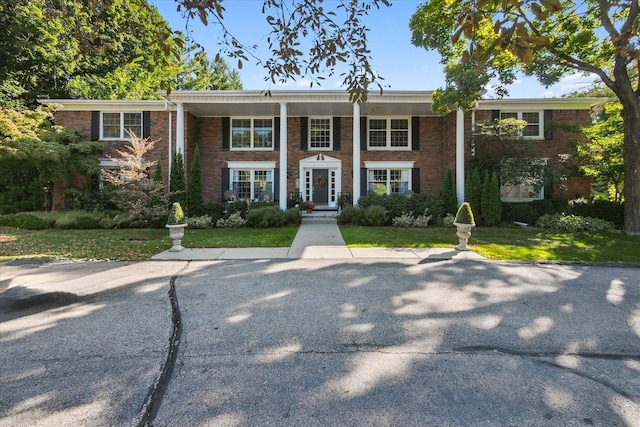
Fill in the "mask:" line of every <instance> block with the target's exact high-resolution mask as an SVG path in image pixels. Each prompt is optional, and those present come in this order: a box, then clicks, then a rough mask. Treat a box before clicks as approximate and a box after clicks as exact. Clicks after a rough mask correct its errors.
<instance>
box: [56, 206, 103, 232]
mask: <svg viewBox="0 0 640 427" xmlns="http://www.w3.org/2000/svg"><path fill="white" fill-rule="evenodd" d="M103 217H104V215H103V214H99V213H93V214H91V213H88V212H83V211H67V212H63V213H62V214H61V215H60V216H59V217H58V218H57V219H55V224H54V227H56V228H62V229H82V230H88V229H93V228H100V220H101V219H102V218H103Z"/></svg>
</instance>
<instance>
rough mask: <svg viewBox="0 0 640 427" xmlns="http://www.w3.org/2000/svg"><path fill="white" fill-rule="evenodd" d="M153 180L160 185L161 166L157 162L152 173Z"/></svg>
mask: <svg viewBox="0 0 640 427" xmlns="http://www.w3.org/2000/svg"><path fill="white" fill-rule="evenodd" d="M153 180H154V181H155V182H159V183H161V184H162V166H161V165H160V161H159V160H158V162H157V163H156V170H155V171H154V172H153Z"/></svg>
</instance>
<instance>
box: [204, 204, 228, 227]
mask: <svg viewBox="0 0 640 427" xmlns="http://www.w3.org/2000/svg"><path fill="white" fill-rule="evenodd" d="M225 206H226V203H225V204H222V203H216V202H206V203H204V204H203V205H202V214H203V215H208V216H210V217H211V221H212V222H213V223H214V224H215V223H216V222H217V221H218V220H219V219H220V218H222V217H223V216H224V209H225Z"/></svg>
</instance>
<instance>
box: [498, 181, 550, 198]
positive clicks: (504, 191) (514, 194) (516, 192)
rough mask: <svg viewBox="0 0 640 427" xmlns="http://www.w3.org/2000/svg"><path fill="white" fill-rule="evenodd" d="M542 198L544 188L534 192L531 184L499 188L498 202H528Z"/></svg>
mask: <svg viewBox="0 0 640 427" xmlns="http://www.w3.org/2000/svg"><path fill="white" fill-rule="evenodd" d="M543 198H544V188H540V190H538V191H535V190H534V188H533V185H531V184H519V185H502V186H500V200H502V201H503V202H528V201H531V200H540V199H543Z"/></svg>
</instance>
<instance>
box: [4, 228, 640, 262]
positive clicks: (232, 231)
mask: <svg viewBox="0 0 640 427" xmlns="http://www.w3.org/2000/svg"><path fill="white" fill-rule="evenodd" d="M340 229H341V231H342V235H343V237H344V239H345V241H346V242H347V245H348V246H350V247H399V248H405V247H408V248H424V247H450V248H453V247H454V246H455V245H456V243H457V237H456V235H455V230H454V229H452V228H436V227H432V228H426V229H416V228H410V229H407V228H395V227H357V226H341V227H340ZM297 230H298V229H297V227H281V228H270V229H252V228H224V229H211V230H187V231H186V233H185V238H184V240H183V245H184V246H185V247H188V248H205V247H209V248H225V247H237V248H240V247H287V246H290V245H291V243H292V242H293V239H294V237H295V234H296V232H297ZM469 244H470V246H471V248H472V249H473V250H474V251H475V252H477V253H479V254H480V255H483V256H485V257H487V258H490V259H497V260H526V261H531V260H555V261H595V262H625V263H640V237H628V236H626V235H624V234H623V233H621V232H612V233H560V232H554V231H543V230H538V229H533V228H519V227H517V228H516V227H509V228H502V227H491V228H487V227H478V228H475V229H473V231H472V235H471V239H469ZM170 246H171V241H170V240H169V237H168V232H167V230H165V229H158V230H153V229H119V230H57V229H49V230H42V231H28V230H17V229H13V228H0V261H2V260H8V259H12V258H18V257H19V258H25V257H50V258H54V259H65V258H66V259H120V260H132V261H138V260H143V259H148V258H149V257H151V256H152V255H155V254H157V253H160V252H162V251H164V250H167V249H169V247H170Z"/></svg>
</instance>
